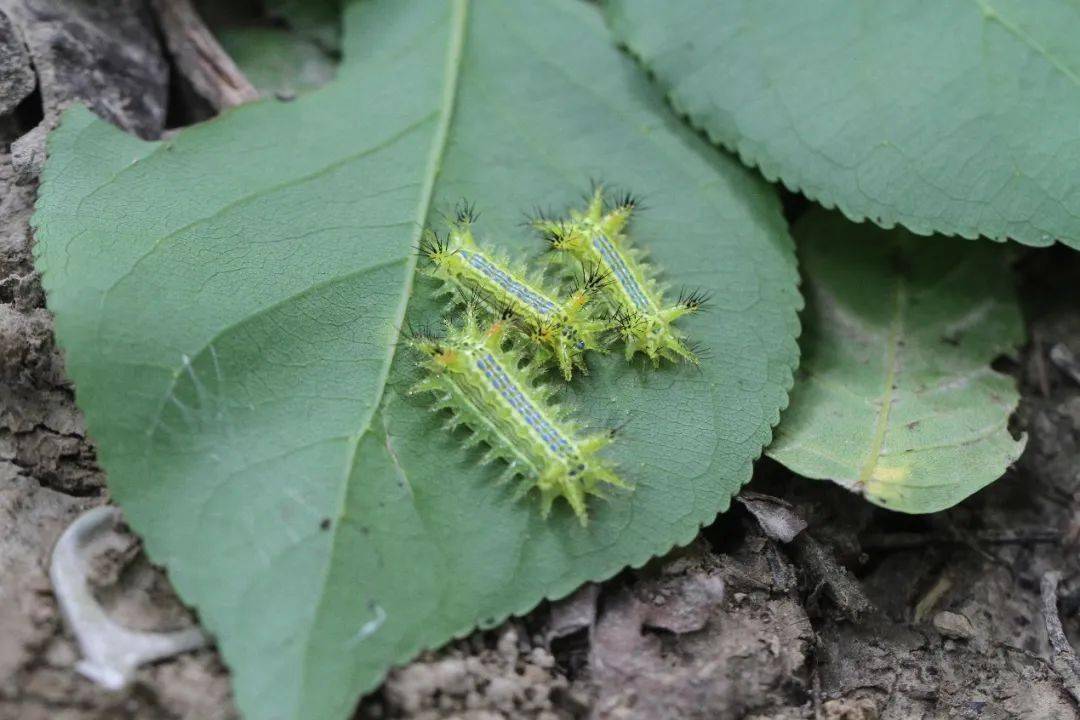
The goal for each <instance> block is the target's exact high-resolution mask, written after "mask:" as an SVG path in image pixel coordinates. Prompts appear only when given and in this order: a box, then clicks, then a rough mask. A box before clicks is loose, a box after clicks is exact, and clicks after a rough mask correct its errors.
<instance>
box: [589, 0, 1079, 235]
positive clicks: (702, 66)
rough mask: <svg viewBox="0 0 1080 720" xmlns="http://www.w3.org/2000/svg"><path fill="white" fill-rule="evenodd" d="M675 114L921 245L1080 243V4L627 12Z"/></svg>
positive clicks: (684, 7) (790, 182)
mask: <svg viewBox="0 0 1080 720" xmlns="http://www.w3.org/2000/svg"><path fill="white" fill-rule="evenodd" d="M609 5H610V17H611V22H612V26H613V28H614V31H615V34H616V36H617V37H618V38H619V39H620V40H621V41H623V42H625V43H627V44H628V45H629V47H630V49H631V50H632V51H633V52H634V53H635V54H637V55H639V56H640V57H641V59H642V60H643V62H644V63H645V65H646V66H647V67H648V68H649V70H651V71H652V72H654V73H655V74H656V77H657V78H658V80H659V82H660V83H661V84H662V85H663V86H664V87H665V88H666V90H667V91H668V93H669V96H670V98H671V100H672V102H673V103H674V105H675V107H676V108H677V109H678V110H680V111H681V112H685V113H687V114H688V115H689V117H690V119H691V121H692V122H693V123H694V124H696V125H698V126H699V127H702V128H704V129H705V130H706V131H707V132H708V133H709V135H710V137H712V138H713V139H714V140H715V141H716V142H719V143H723V144H724V145H725V146H727V147H729V148H732V149H733V150H735V151H737V152H738V154H739V156H740V157H742V158H743V160H744V161H745V162H747V163H749V164H752V165H755V166H757V167H759V168H760V169H761V171H762V172H763V173H764V175H765V176H766V177H767V178H769V179H770V180H775V179H777V178H779V179H780V180H782V181H783V182H784V184H785V185H787V186H788V187H790V188H793V189H797V190H799V191H802V192H803V193H805V194H806V195H807V196H808V197H810V198H811V199H814V200H818V201H819V202H821V203H823V204H825V205H826V206H828V207H834V206H838V207H839V208H840V209H841V210H843V212H844V213H845V214H846V215H847V216H848V217H851V218H854V219H863V218H869V219H871V220H873V221H875V222H877V223H878V224H879V225H884V226H886V227H891V226H892V225H894V224H895V223H902V224H903V225H904V226H906V227H907V228H909V229H911V230H913V231H915V232H917V233H919V234H929V233H944V234H950V235H952V234H958V235H963V236H965V237H974V236H976V235H985V236H988V237H991V238H994V239H1003V238H1005V237H1010V238H1014V239H1016V240H1019V241H1020V242H1023V243H1027V244H1029V245H1047V244H1049V243H1051V242H1053V241H1054V240H1061V241H1062V242H1064V243H1066V244H1068V245H1070V246H1072V247H1075V248H1080V174H1078V173H1077V172H1076V168H1077V167H1078V166H1080V140H1078V136H1077V121H1076V118H1077V117H1078V116H1080V43H1078V42H1077V41H1076V38H1077V37H1080V6H1078V5H1077V4H1076V3H1075V2H1072V1H1071V0H1045V1H1044V2H1026V1H1025V0H903V1H902V2H871V3H851V2H849V1H848V0H816V1H815V2H801V3H791V2H784V1H783V0H764V1H762V0H737V1H733V2H710V0H689V1H685V2H667V3H661V2H655V1H653V0H610V2H609Z"/></svg>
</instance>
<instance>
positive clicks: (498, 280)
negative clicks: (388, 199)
mask: <svg viewBox="0 0 1080 720" xmlns="http://www.w3.org/2000/svg"><path fill="white" fill-rule="evenodd" d="M476 219H477V214H476V211H475V209H474V208H473V206H472V205H469V204H467V203H462V204H460V205H459V206H458V208H457V212H456V216H455V217H454V218H453V219H452V220H451V221H450V223H449V225H450V229H449V231H448V232H446V234H445V235H444V236H443V237H440V236H439V235H438V234H437V233H436V232H435V231H434V230H431V229H428V230H427V231H426V232H425V233H424V236H423V240H422V241H421V244H420V248H419V250H420V254H421V256H422V257H423V258H425V259H426V260H427V263H426V264H425V265H424V266H422V268H421V271H422V272H425V273H426V274H428V275H430V276H432V277H434V278H437V279H439V280H442V281H443V287H442V288H441V292H442V293H446V294H450V295H452V296H453V297H454V298H455V302H456V304H463V303H466V302H469V303H472V304H474V305H476V306H478V307H480V308H482V309H483V310H485V311H486V312H487V314H488V315H490V316H492V317H507V318H514V319H515V321H516V322H515V326H516V327H517V328H518V329H519V330H520V331H521V332H522V334H524V335H525V336H526V337H528V338H529V340H530V341H532V342H533V343H534V344H535V345H536V346H537V347H538V348H539V349H540V355H541V357H543V358H545V359H551V360H553V361H554V362H555V364H556V365H558V367H559V370H560V372H561V373H562V375H563V377H564V378H565V379H566V380H567V381H569V380H570V379H571V377H572V376H573V371H574V368H578V369H579V370H580V371H582V372H583V373H587V372H588V367H587V366H586V364H585V359H584V356H585V353H586V352H587V351H589V350H594V351H601V352H602V351H603V350H604V340H605V333H606V332H607V331H608V329H609V327H610V326H609V324H608V323H607V321H606V320H605V319H604V318H602V317H599V316H597V314H596V313H594V312H593V311H594V310H595V309H596V304H595V303H592V302H591V301H592V300H593V298H595V296H596V295H597V293H598V292H599V291H600V290H601V289H602V288H603V287H604V285H605V284H606V283H607V282H608V278H607V277H606V275H605V274H604V273H601V272H597V271H595V270H588V269H585V268H586V267H588V266H582V267H583V269H582V270H581V272H580V274H579V276H578V280H577V282H576V283H575V285H574V287H573V288H572V289H571V290H570V292H569V294H568V295H567V296H566V297H565V298H563V297H560V296H559V295H557V294H556V293H554V292H552V291H549V290H547V289H546V288H545V287H544V286H543V283H542V282H541V281H540V279H539V277H538V276H537V277H527V276H526V274H525V273H524V270H523V269H522V268H517V267H513V266H511V265H510V264H509V263H508V262H507V260H506V259H505V258H504V257H502V256H500V255H497V254H495V253H491V252H489V251H485V250H483V249H482V248H480V247H479V246H478V245H477V244H476V240H475V238H474V236H473V232H472V225H473V223H474V222H475V221H476ZM590 305H591V307H590Z"/></svg>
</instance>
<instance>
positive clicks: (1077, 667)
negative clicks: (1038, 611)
mask: <svg viewBox="0 0 1080 720" xmlns="http://www.w3.org/2000/svg"><path fill="white" fill-rule="evenodd" d="M1059 582H1061V573H1059V572H1048V573H1046V574H1044V575H1043V576H1042V583H1041V584H1040V590H1041V591H1042V605H1043V607H1042V610H1043V620H1044V621H1045V622H1046V636H1047V638H1049V640H1050V647H1051V648H1052V649H1053V651H1054V657H1053V661H1052V664H1053V667H1054V671H1055V672H1057V674H1058V675H1059V676H1060V677H1061V682H1062V683H1063V684H1064V685H1065V689H1066V690H1068V691H1069V694H1070V695H1072V696H1073V700H1075V701H1076V702H1078V703H1080V660H1078V659H1077V657H1076V652H1074V651H1073V649H1072V645H1070V644H1069V639H1068V638H1067V637H1065V630H1064V629H1063V628H1062V627H1061V616H1060V615H1058V606H1057V599H1058V583H1059Z"/></svg>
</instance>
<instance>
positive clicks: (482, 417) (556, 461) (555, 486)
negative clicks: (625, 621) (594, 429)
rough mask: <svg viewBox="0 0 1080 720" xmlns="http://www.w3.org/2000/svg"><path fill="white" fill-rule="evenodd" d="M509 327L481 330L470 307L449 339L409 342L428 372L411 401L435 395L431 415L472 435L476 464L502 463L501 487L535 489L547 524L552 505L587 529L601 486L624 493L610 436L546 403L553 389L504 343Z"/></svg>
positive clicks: (538, 370) (536, 369)
mask: <svg viewBox="0 0 1080 720" xmlns="http://www.w3.org/2000/svg"><path fill="white" fill-rule="evenodd" d="M508 332H509V328H508V323H507V322H506V321H505V320H496V321H494V322H493V323H492V324H490V325H489V326H488V327H486V328H482V327H481V326H480V325H479V324H478V322H477V319H476V313H475V311H474V308H473V306H472V305H468V306H467V307H466V311H465V320H464V323H463V324H461V325H454V324H452V323H447V331H446V336H445V337H443V338H434V337H428V336H414V337H413V338H411V339H410V340H409V342H410V344H411V345H412V347H413V348H415V349H416V350H417V351H418V352H419V353H420V354H421V355H422V357H423V361H422V366H423V367H424V368H425V369H426V370H427V371H428V373H427V375H426V376H425V378H424V379H423V380H421V381H420V382H419V383H417V384H416V385H415V386H414V387H413V388H412V389H411V390H410V394H417V393H432V394H434V395H435V402H434V404H433V406H432V409H433V410H435V411H444V410H449V411H450V417H449V419H448V420H447V423H446V425H447V427H448V428H450V429H452V428H456V427H457V426H459V425H466V426H467V427H468V428H469V429H470V430H471V435H470V436H469V438H468V439H467V441H466V443H465V446H466V447H470V446H473V445H477V444H479V443H481V442H483V443H486V444H487V446H488V451H487V452H486V453H485V454H484V456H483V458H482V460H481V462H482V463H488V462H492V461H494V460H497V459H498V460H503V461H504V462H505V463H506V469H505V470H504V472H503V474H502V478H501V480H502V481H504V482H505V481H508V480H510V479H511V478H514V477H521V478H522V479H523V480H524V482H522V483H521V485H520V486H519V487H518V495H519V496H520V495H524V494H525V493H527V492H528V491H529V490H530V489H532V488H534V487H535V488H536V489H537V490H538V491H539V493H540V501H541V505H540V510H541V514H542V515H543V516H544V517H547V515H548V513H549V512H550V510H551V507H552V504H553V503H554V501H555V500H556V499H557V498H560V497H561V498H563V499H565V500H566V502H567V503H568V504H569V505H570V508H571V509H572V510H573V511H574V514H575V515H576V516H577V518H578V520H579V521H580V522H581V524H582V525H585V524H587V522H588V511H587V507H586V500H587V498H588V496H590V495H594V496H599V497H603V494H604V493H603V488H604V486H614V487H626V484H625V483H624V482H623V481H622V480H621V479H620V478H619V476H618V475H617V474H616V473H615V471H614V469H613V467H612V465H611V463H609V462H608V461H607V460H606V459H604V458H603V457H602V456H601V455H600V454H599V452H600V450H602V449H603V448H604V447H605V446H606V445H608V443H610V442H611V435H612V434H611V433H609V432H604V433H592V434H585V433H583V432H581V430H580V428H579V426H578V424H577V423H575V422H574V421H573V420H571V419H570V418H569V417H568V413H567V412H566V411H565V410H564V409H563V408H561V407H560V406H559V405H557V404H555V403H553V402H552V401H551V395H552V393H553V392H554V390H553V389H552V388H550V387H546V386H542V385H537V379H538V377H539V376H540V375H541V374H542V369H541V368H540V367H539V366H538V364H537V363H536V362H530V363H528V364H526V365H524V366H523V365H522V364H521V363H522V355H521V353H520V351H519V350H517V349H515V348H513V347H511V348H510V349H504V348H505V347H506V346H507V344H508V335H507V333H508Z"/></svg>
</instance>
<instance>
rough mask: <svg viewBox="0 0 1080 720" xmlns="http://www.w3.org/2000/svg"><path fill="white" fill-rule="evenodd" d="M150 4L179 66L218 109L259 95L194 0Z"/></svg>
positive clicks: (169, 0) (157, 1) (249, 100)
mask: <svg viewBox="0 0 1080 720" xmlns="http://www.w3.org/2000/svg"><path fill="white" fill-rule="evenodd" d="M150 4H151V5H152V6H153V8H154V12H155V13H156V14H157V17H158V24H159V25H160V26H161V34H162V35H163V36H164V37H165V45H166V47H168V49H169V52H170V53H171V54H172V56H173V59H174V60H175V61H176V67H177V68H178V69H179V70H180V72H181V74H183V76H184V77H185V78H187V80H188V81H189V82H190V83H191V85H192V87H193V88H195V91H196V92H197V93H199V95H201V96H202V97H204V98H205V99H206V100H207V101H208V102H209V103H210V104H211V105H213V106H214V108H215V109H216V110H223V109H225V108H229V107H235V106H236V105H242V104H244V103H246V102H251V101H252V100H258V99H259V91H258V90H256V89H255V86H254V85H252V84H251V82H250V81H248V79H247V77H246V76H245V75H244V73H243V72H241V70H240V68H239V67H237V66H236V63H235V62H233V59H232V58H231V57H229V54H228V53H226V52H225V50H224V49H223V48H222V47H221V44H220V43H218V41H217V39H216V38H215V37H214V35H213V33H211V32H210V30H209V29H208V28H207V27H206V25H205V24H204V23H203V21H202V18H201V17H199V13H198V12H197V11H196V10H195V7H194V5H192V3H191V0H151V2H150Z"/></svg>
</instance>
